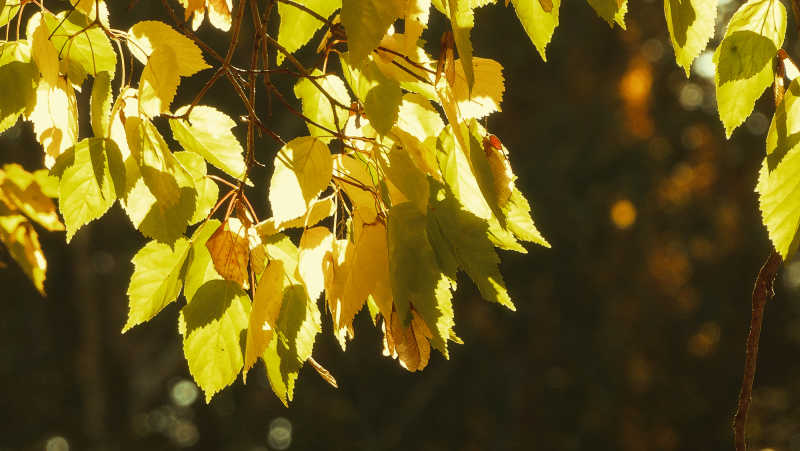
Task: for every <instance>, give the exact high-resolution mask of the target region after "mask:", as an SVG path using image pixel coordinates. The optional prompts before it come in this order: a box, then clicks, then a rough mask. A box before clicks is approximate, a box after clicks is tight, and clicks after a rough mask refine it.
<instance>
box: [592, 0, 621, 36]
mask: <svg viewBox="0 0 800 451" xmlns="http://www.w3.org/2000/svg"><path fill="white" fill-rule="evenodd" d="M587 1H588V2H589V4H590V5H592V8H594V10H595V12H596V13H597V15H598V16H600V17H602V18H603V19H605V20H606V22H608V24H609V25H611V26H612V27H613V26H614V23H615V22H616V23H617V24H618V25H619V26H620V27H622V29H623V30H624V29H625V14H626V13H627V12H628V0H587Z"/></svg>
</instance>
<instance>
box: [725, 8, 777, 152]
mask: <svg viewBox="0 0 800 451" xmlns="http://www.w3.org/2000/svg"><path fill="white" fill-rule="evenodd" d="M785 34H786V9H785V8H784V7H783V4H782V3H781V2H780V1H778V0H749V1H748V2H747V3H745V4H743V5H742V6H740V7H739V9H738V10H737V11H736V13H734V15H733V17H731V20H730V22H729V23H728V28H727V30H726V31H725V37H724V38H723V39H722V42H721V43H720V45H719V47H717V50H716V52H714V63H715V64H716V67H717V70H716V73H715V76H714V83H715V84H716V87H717V108H718V109H719V116H720V119H722V123H723V125H725V134H726V135H727V136H728V137H730V136H731V134H732V133H733V130H734V129H736V127H738V126H739V125H741V124H742V122H744V120H745V119H746V118H747V116H749V115H750V113H751V112H752V111H753V106H754V105H755V102H756V100H758V98H759V97H761V94H762V93H763V92H764V90H765V89H767V87H768V86H769V85H770V84H772V82H773V78H774V76H773V68H772V66H773V62H772V61H773V58H774V56H775V53H776V52H777V51H778V49H779V48H781V46H782V45H783V39H784V36H785Z"/></svg>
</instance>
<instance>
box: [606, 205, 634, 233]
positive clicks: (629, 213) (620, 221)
mask: <svg viewBox="0 0 800 451" xmlns="http://www.w3.org/2000/svg"><path fill="white" fill-rule="evenodd" d="M611 222H613V223H614V226H616V227H617V228H618V229H621V230H624V229H627V228H629V227H630V226H632V225H633V223H634V222H636V207H635V206H634V205H633V203H632V202H631V201H629V200H628V199H620V200H618V201H616V202H614V204H613V205H612V206H611Z"/></svg>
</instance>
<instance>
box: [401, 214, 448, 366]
mask: <svg viewBox="0 0 800 451" xmlns="http://www.w3.org/2000/svg"><path fill="white" fill-rule="evenodd" d="M427 222H428V218H427V217H426V215H425V214H424V213H422V212H420V211H419V209H418V208H417V207H416V206H415V205H413V204H412V203H410V202H405V203H402V204H398V205H394V206H392V208H391V209H390V210H389V218H388V220H387V226H386V227H387V239H388V248H389V275H390V279H391V285H392V295H393V297H394V305H395V308H396V309H397V314H398V315H400V318H401V319H402V320H403V324H406V325H407V324H409V323H410V321H411V308H412V307H413V308H414V310H416V311H417V313H419V315H420V316H421V317H422V319H423V320H425V323H426V324H427V325H428V327H429V328H430V330H431V332H432V333H433V337H432V338H431V344H432V345H433V347H434V348H436V349H438V350H439V351H440V352H441V353H442V354H444V355H445V357H446V356H447V355H448V353H447V340H448V338H449V337H450V333H451V332H452V329H453V326H454V325H455V321H454V319H453V306H452V302H451V298H452V294H451V292H450V284H451V281H450V279H449V278H448V277H447V276H446V275H445V274H442V268H440V267H439V263H438V260H437V256H436V253H435V252H434V249H433V247H431V243H430V242H429V238H428V232H427Z"/></svg>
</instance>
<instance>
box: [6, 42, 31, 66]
mask: <svg viewBox="0 0 800 451" xmlns="http://www.w3.org/2000/svg"><path fill="white" fill-rule="evenodd" d="M14 61H19V62H21V63H29V62H31V43H30V42H28V41H27V40H22V41H9V42H0V66H4V65H6V64H8V63H12V62H14Z"/></svg>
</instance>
